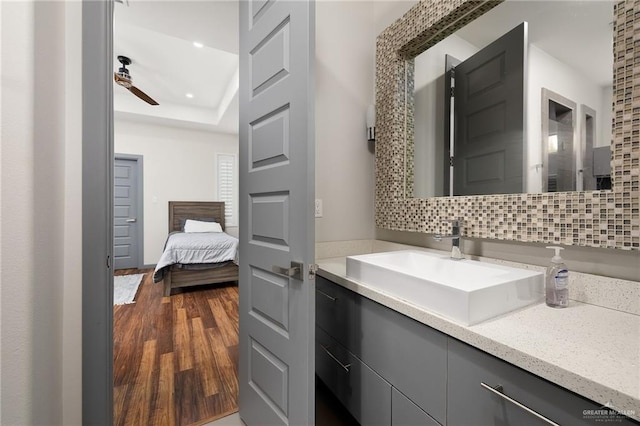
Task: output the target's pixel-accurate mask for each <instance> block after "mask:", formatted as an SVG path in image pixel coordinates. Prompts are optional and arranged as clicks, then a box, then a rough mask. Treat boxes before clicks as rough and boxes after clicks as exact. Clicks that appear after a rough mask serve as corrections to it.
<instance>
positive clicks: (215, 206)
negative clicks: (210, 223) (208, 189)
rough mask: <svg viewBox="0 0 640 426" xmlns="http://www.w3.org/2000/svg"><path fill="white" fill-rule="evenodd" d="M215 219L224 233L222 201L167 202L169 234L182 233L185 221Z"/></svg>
mask: <svg viewBox="0 0 640 426" xmlns="http://www.w3.org/2000/svg"><path fill="white" fill-rule="evenodd" d="M205 218H206V219H215V221H216V222H218V223H219V224H220V226H221V227H222V230H223V231H224V229H225V227H224V201H169V232H173V231H182V226H183V225H184V221H185V219H205Z"/></svg>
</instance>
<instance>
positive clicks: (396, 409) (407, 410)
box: [391, 388, 440, 426]
mask: <svg viewBox="0 0 640 426" xmlns="http://www.w3.org/2000/svg"><path fill="white" fill-rule="evenodd" d="M391 424H392V425H393V426H440V423H438V422H436V421H435V420H433V418H431V416H429V415H428V414H427V413H425V412H424V411H422V410H421V409H420V407H418V406H417V405H416V404H414V403H413V402H411V401H410V400H409V398H407V397H406V396H404V395H403V394H401V393H400V392H398V389H396V388H392V389H391Z"/></svg>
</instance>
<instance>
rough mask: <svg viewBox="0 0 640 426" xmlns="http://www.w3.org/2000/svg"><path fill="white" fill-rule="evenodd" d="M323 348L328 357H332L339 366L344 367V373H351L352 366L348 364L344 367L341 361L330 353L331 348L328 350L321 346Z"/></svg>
mask: <svg viewBox="0 0 640 426" xmlns="http://www.w3.org/2000/svg"><path fill="white" fill-rule="evenodd" d="M320 346H321V347H322V349H324V351H325V352H326V353H327V355H329V356H330V357H331V359H332V360H334V361H335V362H337V363H338V365H339V366H340V367H342V368H343V369H344V371H346V372H347V373H348V372H349V369H350V368H351V364H347V365H344V364H343V363H341V362H340V360H339V359H338V358H336V357H335V356H334V355H333V354H332V353H331V352H330V351H329V348H327V347H326V346H325V345H320Z"/></svg>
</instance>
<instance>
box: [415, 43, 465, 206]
mask: <svg viewBox="0 0 640 426" xmlns="http://www.w3.org/2000/svg"><path fill="white" fill-rule="evenodd" d="M477 51H478V48H477V47H475V46H473V45H472V44H470V43H469V42H467V41H465V40H463V39H462V38H460V37H458V36H456V35H455V34H454V35H451V36H449V37H447V38H446V39H444V40H442V41H441V42H439V43H438V44H436V45H435V46H433V47H431V48H429V49H428V50H426V51H425V52H423V53H421V54H420V55H418V56H416V58H415V70H416V72H415V78H414V97H415V98H414V105H415V112H416V114H415V120H414V142H415V151H414V159H415V170H414V196H415V197H416V198H427V197H434V196H442V195H448V194H444V193H443V192H442V190H443V179H444V168H443V155H444V152H443V151H442V149H443V146H444V145H443V144H444V142H442V143H437V141H442V140H443V139H444V119H445V115H444V114H447V112H446V111H444V110H443V108H442V106H443V102H444V96H445V94H444V75H443V74H444V71H445V55H446V54H449V55H452V56H453V57H454V58H456V59H458V60H460V61H464V60H465V59H467V58H468V57H470V56H471V55H473V54H474V53H476V52H477Z"/></svg>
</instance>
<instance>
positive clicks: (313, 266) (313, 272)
mask: <svg viewBox="0 0 640 426" xmlns="http://www.w3.org/2000/svg"><path fill="white" fill-rule="evenodd" d="M316 272H318V265H317V264H316V263H311V264H309V279H310V280H315V279H316Z"/></svg>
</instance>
